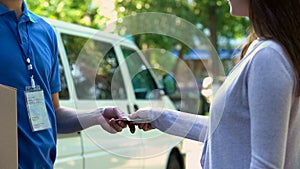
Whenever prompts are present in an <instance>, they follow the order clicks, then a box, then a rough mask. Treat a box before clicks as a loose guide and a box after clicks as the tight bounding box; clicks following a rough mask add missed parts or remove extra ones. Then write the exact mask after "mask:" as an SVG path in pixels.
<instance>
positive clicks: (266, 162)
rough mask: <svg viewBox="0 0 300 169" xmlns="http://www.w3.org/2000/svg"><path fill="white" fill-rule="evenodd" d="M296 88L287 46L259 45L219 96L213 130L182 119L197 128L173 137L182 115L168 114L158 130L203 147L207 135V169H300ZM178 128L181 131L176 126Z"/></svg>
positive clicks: (200, 120)
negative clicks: (196, 141)
mask: <svg viewBox="0 0 300 169" xmlns="http://www.w3.org/2000/svg"><path fill="white" fill-rule="evenodd" d="M295 82H296V81H295V74H294V72H293V68H292V66H291V64H290V62H289V61H288V59H287V58H286V53H285V52H284V50H283V49H282V48H281V46H280V45H279V44H278V43H276V42H274V41H270V40H268V41H263V40H256V41H254V42H253V43H252V44H251V46H250V48H249V50H248V52H247V54H246V56H245V57H244V58H243V60H241V61H240V63H239V64H238V65H236V66H235V68H234V69H233V70H232V72H231V73H230V74H229V76H228V77H227V79H226V80H225V82H224V83H223V84H222V86H221V87H220V88H219V90H218V92H217V94H216V95H215V96H214V98H213V99H214V100H213V103H212V105H211V110H210V118H209V119H210V123H209V124H210V125H209V127H207V122H205V119H204V118H203V117H201V116H198V117H197V118H196V120H195V118H194V119H193V121H192V122H191V119H192V118H186V120H185V121H184V120H183V118H181V125H183V126H184V123H186V124H189V123H193V125H192V126H191V127H188V129H189V131H188V132H187V131H181V132H179V129H180V127H179V128H178V129H176V132H175V130H174V131H173V132H172V130H168V128H169V127H170V125H171V124H172V121H173V120H174V119H176V118H178V114H176V113H167V112H165V113H164V114H163V116H161V118H158V119H157V120H156V121H154V122H153V123H152V125H153V126H154V127H156V128H158V129H160V130H162V131H164V132H167V133H170V134H173V135H177V136H183V137H186V138H190V139H193V140H198V141H203V139H202V138H204V137H202V136H203V131H205V133H206V138H205V141H204V143H205V144H204V150H203V155H202V159H201V164H202V166H203V168H204V169H283V168H284V169H300V110H299V105H300V104H299V97H296V96H295V91H294V90H295ZM182 117H184V116H182ZM172 126H173V127H174V126H177V125H175V124H174V121H173V124H172ZM184 129H185V128H184V127H182V129H181V130H184ZM181 133H184V134H181Z"/></svg>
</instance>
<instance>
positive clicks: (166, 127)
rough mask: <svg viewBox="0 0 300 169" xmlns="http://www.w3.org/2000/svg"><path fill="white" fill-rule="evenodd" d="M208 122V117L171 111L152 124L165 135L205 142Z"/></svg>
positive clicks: (164, 113)
mask: <svg viewBox="0 0 300 169" xmlns="http://www.w3.org/2000/svg"><path fill="white" fill-rule="evenodd" d="M208 121H209V117H208V116H201V115H195V114H190V113H183V112H179V111H173V110H169V111H165V112H163V113H162V114H161V115H160V116H159V118H157V119H156V120H154V121H153V122H152V123H151V124H152V125H153V127H155V128H157V129H159V130H160V131H163V132H165V133H168V134H171V135H175V136H180V137H183V138H188V139H191V140H195V141H200V142H204V139H205V136H206V132H207V128H208Z"/></svg>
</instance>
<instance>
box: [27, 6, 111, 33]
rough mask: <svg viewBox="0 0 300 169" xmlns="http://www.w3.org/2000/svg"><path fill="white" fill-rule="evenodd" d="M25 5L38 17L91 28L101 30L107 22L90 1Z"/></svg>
mask: <svg viewBox="0 0 300 169" xmlns="http://www.w3.org/2000/svg"><path fill="white" fill-rule="evenodd" d="M26 3H27V5H28V8H29V9H30V10H31V11H33V12H34V13H36V14H38V15H40V16H44V17H48V18H52V19H58V20H62V21H66V22H70V23H76V24H80V25H85V26H89V27H93V28H102V27H104V26H105V24H103V23H105V22H106V21H108V20H109V18H107V17H105V16H103V15H99V6H94V5H93V4H92V0H75V1H74V0H26Z"/></svg>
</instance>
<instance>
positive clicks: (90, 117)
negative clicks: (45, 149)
mask: <svg viewBox="0 0 300 169" xmlns="http://www.w3.org/2000/svg"><path fill="white" fill-rule="evenodd" d="M52 103H53V106H54V110H55V114H56V123H57V131H58V133H73V132H77V131H81V130H83V129H86V128H88V127H91V126H94V125H101V127H102V128H103V129H104V130H106V131H107V132H109V133H116V132H120V131H122V129H123V128H124V127H126V124H125V123H124V122H121V121H118V122H116V121H115V120H114V119H119V118H122V116H123V114H124V113H123V112H122V111H120V110H119V109H118V108H116V107H105V108H97V109H95V110H85V111H84V110H80V111H78V110H76V109H72V108H67V107H63V106H60V104H59V95H58V93H55V94H52Z"/></svg>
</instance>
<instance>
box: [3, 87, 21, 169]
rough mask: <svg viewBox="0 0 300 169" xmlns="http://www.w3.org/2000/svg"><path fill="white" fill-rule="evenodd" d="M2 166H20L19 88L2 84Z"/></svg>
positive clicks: (4, 167) (14, 167)
mask: <svg viewBox="0 0 300 169" xmlns="http://www.w3.org/2000/svg"><path fill="white" fill-rule="evenodd" d="M0 115H1V117H0V133H1V136H0V168H1V169H17V168H18V135H17V90H16V89H14V88H11V87H8V86H4V85H1V84H0Z"/></svg>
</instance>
